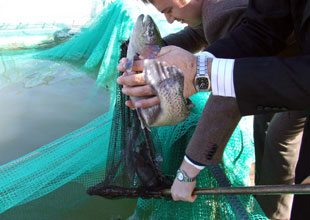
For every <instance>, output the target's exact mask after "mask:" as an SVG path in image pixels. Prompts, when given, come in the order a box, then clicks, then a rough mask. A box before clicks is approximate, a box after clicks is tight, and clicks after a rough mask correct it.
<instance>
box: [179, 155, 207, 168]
mask: <svg viewBox="0 0 310 220" xmlns="http://www.w3.org/2000/svg"><path fill="white" fill-rule="evenodd" d="M184 160H185V161H186V162H187V163H189V164H190V165H192V166H194V167H196V168H197V169H198V170H203V169H204V168H205V166H200V165H196V164H194V163H193V162H192V161H190V160H189V159H188V158H187V156H186V155H185V156H184Z"/></svg>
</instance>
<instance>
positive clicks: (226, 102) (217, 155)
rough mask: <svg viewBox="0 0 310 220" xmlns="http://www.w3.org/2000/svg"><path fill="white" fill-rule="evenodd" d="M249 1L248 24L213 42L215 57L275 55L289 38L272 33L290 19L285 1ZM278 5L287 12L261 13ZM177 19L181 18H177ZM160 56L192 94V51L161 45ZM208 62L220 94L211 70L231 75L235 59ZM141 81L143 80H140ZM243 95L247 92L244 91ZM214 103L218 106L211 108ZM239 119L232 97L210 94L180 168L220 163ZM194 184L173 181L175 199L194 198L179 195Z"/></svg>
mask: <svg viewBox="0 0 310 220" xmlns="http://www.w3.org/2000/svg"><path fill="white" fill-rule="evenodd" d="M158 2H161V1H159V0H157V1H153V4H154V5H155V7H156V3H158ZM168 2H169V1H168ZM173 2H174V1H173ZM182 2H183V3H186V2H188V1H182ZM195 2H197V1H195ZM263 2H264V1H263ZM251 4H252V5H250V7H249V11H248V13H247V19H245V20H244V21H245V22H249V21H250V22H249V23H248V24H247V23H244V24H243V25H242V27H240V28H238V29H237V30H236V31H235V32H233V33H232V34H231V37H230V38H227V39H225V40H223V41H221V43H216V44H215V45H216V46H214V45H213V46H211V47H210V49H209V51H211V52H212V53H213V54H214V55H216V56H217V57H246V56H266V55H273V54H277V53H278V52H279V51H280V50H281V49H282V48H283V45H284V42H285V40H286V38H287V37H288V35H289V34H290V32H283V33H281V34H280V35H281V36H273V35H277V34H278V33H277V32H281V31H282V29H284V27H283V24H282V26H281V22H282V20H284V21H285V22H286V21H288V20H289V18H288V17H289V16H288V14H289V13H288V12H287V11H288V10H287V8H286V7H288V3H287V1H282V2H281V3H280V4H279V5H275V6H274V5H272V3H266V2H264V4H266V8H265V7H264V6H262V3H256V2H254V1H252V2H251ZM256 5H258V7H260V8H259V9H260V11H259V12H256V8H255V7H256ZM270 5H271V6H272V7H271V9H270V8H268V7H269V6H270ZM184 7H185V6H184ZM281 7H283V8H284V9H285V10H286V11H285V10H284V9H283V12H282V11H280V12H278V14H274V15H273V16H271V15H264V13H265V11H266V12H267V13H270V14H273V10H275V9H276V8H281ZM261 8H263V9H261ZM274 8H275V9H274ZM157 9H158V10H159V11H162V12H163V13H165V14H166V13H167V15H166V17H167V20H168V21H169V19H170V20H171V18H170V17H169V16H171V15H169V13H168V12H170V10H171V11H173V9H174V8H173V7H172V8H171V7H170V8H169V7H167V5H162V4H161V5H157ZM294 10H296V11H295V13H296V14H298V13H300V10H301V9H300V8H299V7H297V8H294ZM270 11H271V12H270ZM282 13H283V14H284V15H283V18H282V17H281V15H282ZM285 13H286V14H285ZM256 16H257V17H256ZM268 16H269V17H268ZM285 16H286V17H285ZM172 17H173V16H172ZM263 18H267V20H268V21H270V22H272V21H275V22H276V24H275V25H274V26H272V28H271V27H268V25H264V24H261V21H262V20H263ZM178 19H179V20H180V17H179V18H178ZM181 20H182V19H181ZM278 20H281V22H279V21H278ZM172 21H173V19H172ZM257 24H259V25H260V26H259V25H258V26H256V25H257ZM288 24H289V25H288V27H287V30H285V31H292V26H293V24H292V23H291V22H289V23H288ZM251 28H252V29H251ZM256 28H258V30H259V31H257V30H256ZM259 28H261V29H259ZM243 32H245V33H243ZM269 34H270V36H269ZM272 34H273V35H272ZM236 36H237V37H239V36H241V37H243V38H240V39H235V37H236ZM253 37H254V38H253ZM253 39H255V42H253ZM265 40H267V42H264V41H265ZM298 40H300V39H298ZM235 41H236V42H237V43H236V42H235ZM244 41H245V42H244ZM231 42H232V43H231ZM226 44H228V45H227V47H226ZM230 44H231V45H232V46H231V45H230ZM228 46H229V47H228ZM214 48H215V49H214ZM232 48H233V49H232ZM212 50H214V51H212ZM181 54H182V55H181ZM181 56H182V57H181ZM159 57H160V58H159V59H160V60H166V61H167V62H168V63H169V64H176V65H177V66H178V67H179V68H180V69H182V70H183V72H184V73H185V77H186V79H185V93H184V95H185V96H186V97H189V96H191V95H192V94H194V93H195V92H196V90H195V87H194V86H193V81H194V78H195V74H196V69H195V68H196V58H195V57H193V56H192V54H189V53H188V54H186V53H185V52H184V53H183V51H182V52H181V53H180V51H178V49H177V48H174V47H168V48H164V49H163V50H162V51H161V53H160V55H159ZM176 58H177V59H178V58H180V59H178V60H179V61H180V62H176V60H177V59H176ZM184 58H186V59H184ZM259 61H260V60H257V59H256V60H254V61H253V62H255V63H257V62H258V63H259ZM263 61H264V60H262V61H261V62H263ZM265 61H266V60H265ZM209 62H210V63H209V72H211V74H212V75H211V81H212V87H213V93H214V94H222V93H223V92H222V91H219V90H218V89H217V88H218V87H217V85H216V83H214V82H213V81H214V79H215V77H214V76H213V73H214V72H215V73H216V72H217V71H218V70H220V71H221V68H222V67H220V68H216V66H217V65H226V67H228V68H227V69H226V72H227V71H228V72H229V71H230V74H231V72H232V71H233V70H234V69H235V68H236V65H235V61H234V60H215V63H212V61H211V60H209ZM238 62H239V61H238V60H237V61H236V64H237V66H238ZM240 62H241V61H240ZM269 62H270V61H269ZM274 62H275V61H274ZM137 65H139V62H137V64H136V67H137V69H136V70H142V69H143V68H142V67H138V66H137ZM140 65H141V62H140ZM211 65H212V68H210V66H211ZM213 68H214V69H213ZM224 68H225V67H224ZM224 72H225V71H224ZM253 72H254V73H255V71H253ZM246 74H248V75H247V76H248V77H249V76H250V74H252V73H249V71H248V72H246ZM216 76H217V75H216ZM221 77H222V75H220V77H219V78H220V80H221ZM248 77H247V78H248ZM222 78H223V79H224V77H222ZM266 78H267V77H265V80H266V81H268V79H266ZM225 79H227V77H225ZM273 80H274V78H273V79H271V82H273ZM226 81H229V80H226ZM230 81H231V82H232V80H230ZM141 82H142V81H140V83H141ZM235 82H236V80H235ZM255 85H256V84H255ZM262 88H264V87H262ZM214 90H217V91H214ZM228 90H229V91H230V92H229V94H228V95H229V96H233V95H234V93H235V91H234V90H233V86H229V87H228V89H227V90H226V91H228ZM224 91H225V90H224ZM125 92H127V94H130V93H131V92H133V91H131V92H128V91H125ZM149 92H150V91H149ZM216 92H217V93H216ZM244 94H247V92H244ZM131 95H135V94H134V93H131ZM141 95H142V94H141ZM260 98H261V99H264V98H266V97H264V96H263V97H262V96H261V97H260ZM157 103H158V102H157ZM157 103H156V100H155V99H153V100H148V101H141V102H140V103H137V104H138V105H137V106H136V107H147V106H149V105H153V104H157ZM127 104H128V105H130V103H127ZM139 104H141V105H140V106H139ZM214 106H217V107H216V108H214ZM261 106H262V107H260V108H259V109H261V110H259V113H264V112H266V111H268V112H276V111H281V110H282V111H284V110H286V109H285V108H282V109H281V108H275V107H277V106H275V105H274V104H273V103H269V106H268V105H267V106H264V105H261ZM132 107H133V106H132ZM265 107H267V108H265ZM212 109H216V111H217V112H216V113H213V115H217V116H219V115H220V114H219V113H220V112H226V113H227V114H226V115H225V114H224V115H225V116H226V119H225V120H223V117H218V118H216V117H210V115H212V113H210V111H212ZM292 109H293V108H292ZM297 109H298V108H297ZM255 113H257V112H255ZM222 116H223V115H222ZM239 119H240V115H239V109H238V106H237V105H236V103H235V100H234V99H227V98H221V97H213V96H211V98H210V100H209V101H208V103H207V105H206V108H205V111H204V113H203V116H202V118H201V120H200V122H199V125H198V127H197V129H196V131H195V134H194V136H193V138H192V141H191V143H190V144H189V146H188V148H187V160H186V161H184V162H183V163H182V165H181V169H183V170H184V171H185V172H186V173H187V174H188V175H189V176H190V177H194V176H196V175H197V174H198V172H199V170H198V169H195V167H194V166H193V165H192V163H193V162H194V164H196V165H202V164H203V165H207V164H211V163H215V162H219V161H220V160H221V156H222V152H223V150H224V146H225V144H226V143H227V140H228V138H229V135H230V134H231V132H232V131H233V130H234V127H235V125H236V124H237V123H238V121H239ZM206 124H208V125H206ZM219 125H222V126H219ZM227 125H228V126H227ZM223 127H225V129H226V131H225V132H223V131H222V130H223ZM206 129H209V130H213V131H207V135H205V132H203V131H206ZM216 129H217V130H216ZM221 131H222V134H219V133H220V132H221ZM214 133H216V134H217V135H215V136H213V135H212V134H214ZM206 142H208V143H207V146H208V147H206V148H205V149H204V150H205V151H204V152H203V153H198V152H199V150H200V149H198V148H199V145H200V144H201V143H206ZM197 155H198V156H197ZM208 158H209V159H208ZM193 185H194V183H182V182H178V181H177V180H175V182H174V185H173V187H172V192H173V197H174V199H176V200H178V199H184V200H187V201H193V200H194V199H195V197H192V196H189V195H188V194H187V197H184V194H182V192H184V193H185V194H186V192H188V191H190V189H192V188H193ZM181 186H182V188H181V190H180V187H181ZM182 190H184V191H182ZM175 192H177V193H176V194H174V193H175Z"/></svg>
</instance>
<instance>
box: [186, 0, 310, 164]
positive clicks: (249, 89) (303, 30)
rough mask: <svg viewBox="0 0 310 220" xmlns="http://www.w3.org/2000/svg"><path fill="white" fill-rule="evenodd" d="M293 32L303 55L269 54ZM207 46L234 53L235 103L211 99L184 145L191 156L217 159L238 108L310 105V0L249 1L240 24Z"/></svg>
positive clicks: (249, 111) (245, 111) (285, 108)
mask: <svg viewBox="0 0 310 220" xmlns="http://www.w3.org/2000/svg"><path fill="white" fill-rule="evenodd" d="M292 31H295V36H296V41H297V43H298V45H299V47H300V49H301V51H302V54H301V56H299V57H294V58H278V57H271V56H272V55H275V54H278V53H279V52H280V51H281V50H282V49H284V47H285V42H286V40H287V38H288V37H289V35H290V34H291V33H292ZM208 51H209V52H211V53H213V54H214V55H215V56H216V57H223V58H238V59H236V62H235V67H234V85H235V91H236V96H237V102H238V104H237V102H236V101H235V100H234V99H231V98H223V97H213V98H212V99H211V98H210V99H209V101H208V103H207V105H206V108H205V111H204V112H203V114H202V116H201V119H200V121H199V123H198V126H197V128H196V130H195V133H194V135H193V137H192V139H191V142H190V144H189V146H188V147H187V150H186V154H187V155H188V156H189V157H190V158H191V159H192V160H193V161H196V162H198V163H201V164H206V165H208V164H212V163H218V162H220V160H221V158H222V154H223V151H224V147H225V146H226V144H227V141H228V139H229V138H228V137H230V136H231V134H232V132H233V130H234V128H235V127H236V125H237V123H238V121H239V119H240V117H241V115H240V113H241V114H242V115H249V114H258V113H269V112H279V111H288V110H305V109H310V99H309V98H310V1H309V0H250V1H249V6H248V10H247V12H246V16H245V18H244V20H243V22H242V25H240V26H239V27H238V28H236V29H235V30H234V31H233V32H231V33H230V34H229V35H228V36H227V37H226V38H224V39H222V40H219V41H217V42H215V43H214V44H212V45H211V46H210V47H209V48H208ZM266 56H269V57H266ZM245 57H247V58H245ZM211 77H212V76H211ZM215 113H216V114H215ZM211 115H215V117H211Z"/></svg>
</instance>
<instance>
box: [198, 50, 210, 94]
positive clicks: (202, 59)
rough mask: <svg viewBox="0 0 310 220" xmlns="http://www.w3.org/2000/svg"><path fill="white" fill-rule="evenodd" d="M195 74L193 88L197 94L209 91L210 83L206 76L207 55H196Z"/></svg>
mask: <svg viewBox="0 0 310 220" xmlns="http://www.w3.org/2000/svg"><path fill="white" fill-rule="evenodd" d="M197 57H198V61H197V72H196V77H195V88H196V90H197V92H208V91H210V87H211V82H210V78H209V75H208V64H207V59H208V55H207V54H205V53H203V52H202V53H200V54H198V55H197Z"/></svg>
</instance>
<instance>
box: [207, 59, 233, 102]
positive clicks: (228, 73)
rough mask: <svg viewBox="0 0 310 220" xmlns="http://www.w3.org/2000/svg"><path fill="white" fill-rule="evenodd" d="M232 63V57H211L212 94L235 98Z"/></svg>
mask: <svg viewBox="0 0 310 220" xmlns="http://www.w3.org/2000/svg"><path fill="white" fill-rule="evenodd" d="M234 63H235V60H234V59H219V58H216V59H213V62H212V67H211V87H212V93H213V95H216V96H224V97H233V98H236V94H235V88H234V74H233V70H234Z"/></svg>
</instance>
